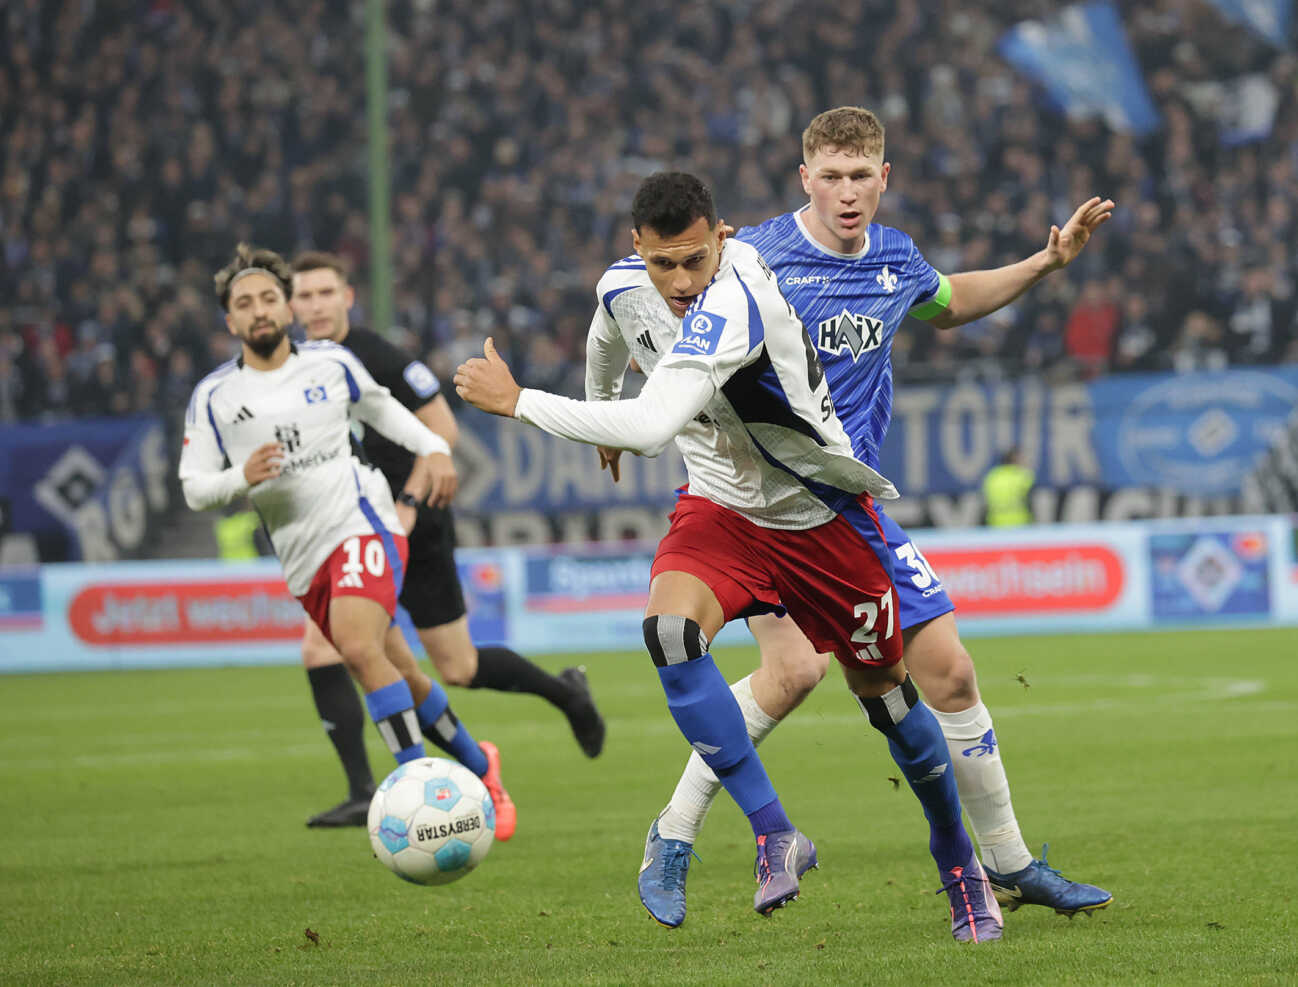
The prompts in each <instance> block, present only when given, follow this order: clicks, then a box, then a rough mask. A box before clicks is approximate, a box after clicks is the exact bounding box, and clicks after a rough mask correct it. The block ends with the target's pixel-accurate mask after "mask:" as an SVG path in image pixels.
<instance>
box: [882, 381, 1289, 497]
mask: <svg viewBox="0 0 1298 987" xmlns="http://www.w3.org/2000/svg"><path fill="white" fill-rule="evenodd" d="M1295 408H1298V367H1280V368H1272V369H1267V370H1229V371H1220V372H1204V373H1192V374H1130V375H1116V376H1110V377H1104V378H1101V379H1099V380H1095V381H1092V382H1090V383H1085V384H1083V383H1075V384H1064V385H1056V386H1048V385H1047V384H1046V383H1045V382H1044V381H1041V380H1026V379H1025V380H1020V381H1012V382H1004V383H997V384H983V383H971V382H963V383H960V384H957V385H956V386H954V387H939V386H925V387H902V388H900V389H899V390H898V392H897V396H896V399H895V402H894V412H893V421H892V426H891V427H890V429H889V432H888V438H887V441H886V442H885V443H884V447H883V451H882V455H881V465H882V467H883V472H884V474H885V475H887V476H888V477H890V478H891V479H892V480H893V481H894V482H895V483H896V484H897V486H898V487H899V488H900V489H901V491H902V494H903V496H907V497H913V496H922V495H925V494H931V493H946V494H953V493H961V492H965V491H975V490H977V489H978V487H979V484H980V483H981V481H982V478H983V476H984V475H985V474H986V472H987V470H988V469H990V468H991V467H992V466H993V465H994V464H995V463H996V461H997V458H998V457H999V456H1000V454H1001V453H1002V452H1004V451H1005V450H1007V449H1009V448H1011V447H1017V448H1018V449H1019V451H1020V453H1021V454H1022V458H1023V461H1024V463H1025V464H1026V465H1027V466H1029V467H1030V468H1031V469H1033V470H1034V471H1035V472H1036V475H1037V483H1038V484H1039V485H1041V486H1047V487H1053V488H1056V489H1066V488H1069V487H1073V486H1077V485H1093V486H1096V487H1099V488H1103V489H1110V490H1113V489H1120V488H1125V487H1148V488H1154V489H1168V490H1174V491H1178V492H1180V493H1183V494H1186V495H1193V496H1200V497H1212V496H1220V495H1230V494H1237V493H1238V492H1239V491H1240V488H1241V485H1242V483H1243V480H1244V478H1245V476H1246V475H1247V474H1248V473H1249V472H1250V471H1251V470H1252V469H1253V468H1254V466H1255V465H1256V463H1257V461H1258V460H1259V459H1260V458H1261V457H1262V456H1263V455H1264V454H1265V453H1266V451H1267V450H1268V449H1269V448H1270V447H1271V445H1272V444H1274V442H1276V441H1277V440H1278V439H1279V437H1280V436H1281V435H1283V434H1284V430H1285V427H1286V422H1287V421H1288V419H1289V418H1290V416H1291V415H1293V414H1294V409H1295Z"/></svg>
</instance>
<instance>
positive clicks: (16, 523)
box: [0, 417, 173, 561]
mask: <svg viewBox="0 0 1298 987" xmlns="http://www.w3.org/2000/svg"><path fill="white" fill-rule="evenodd" d="M172 469H173V466H172V464H171V462H170V457H169V456H168V455H167V448H166V435H165V432H164V431H163V427H162V423H161V422H160V421H159V420H158V419H156V418H152V417H139V418H130V419H125V420H121V421H79V422H69V423H65V424H58V425H10V426H6V427H5V428H3V429H0V499H3V500H4V501H5V502H6V503H7V506H8V518H7V529H8V530H9V531H13V532H22V533H27V534H31V535H34V536H35V539H36V543H37V546H38V548H39V552H40V557H41V558H42V559H43V560H45V561H61V560H68V559H83V560H85V561H111V560H113V559H118V558H123V557H128V556H130V555H131V554H133V553H134V552H135V550H136V549H138V548H139V547H140V545H141V544H142V543H143V541H144V538H145V535H146V534H147V532H148V528H149V522H150V520H151V518H152V517H154V516H155V515H158V514H160V513H161V512H162V511H164V510H166V508H167V505H168V486H167V483H168V479H169V477H170V474H171V470H172Z"/></svg>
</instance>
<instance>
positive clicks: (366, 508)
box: [357, 481, 406, 597]
mask: <svg viewBox="0 0 1298 987" xmlns="http://www.w3.org/2000/svg"><path fill="white" fill-rule="evenodd" d="M357 486H358V488H359V481H357ZM360 507H361V513H362V514H364V515H365V520H366V521H368V522H369V523H370V526H371V527H373V528H374V533H375V534H376V535H378V536H379V538H380V539H381V540H382V542H383V552H384V554H385V555H387V557H388V571H389V572H391V573H392V582H393V583H394V584H395V586H396V588H397V596H398V597H399V596H401V587H402V586H403V585H405V581H406V573H405V570H404V569H403V568H402V567H401V553H400V552H398V551H397V542H396V539H394V538H393V537H392V532H391V531H389V530H388V529H387V526H386V525H385V524H384V523H383V522H382V521H381V520H380V519H379V513H378V511H376V510H375V509H374V505H373V504H371V503H370V502H369V498H367V497H364V496H362V497H361V498H360Z"/></svg>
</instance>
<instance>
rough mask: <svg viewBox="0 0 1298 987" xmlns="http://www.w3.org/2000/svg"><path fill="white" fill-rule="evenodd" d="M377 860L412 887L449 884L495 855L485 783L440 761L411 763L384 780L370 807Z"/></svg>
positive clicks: (453, 764) (493, 822) (493, 827)
mask: <svg viewBox="0 0 1298 987" xmlns="http://www.w3.org/2000/svg"><path fill="white" fill-rule="evenodd" d="M369 831H370V846H371V847H373V848H374V855H375V856H376V857H378V858H379V859H380V860H381V861H383V863H384V865H385V866H386V867H387V868H388V869H389V870H391V871H392V873H394V874H396V875H397V877H400V878H402V879H403V880H406V881H410V882H411V883H413V884H449V883H450V882H451V881H455V880H458V879H459V878H461V877H463V876H464V875H465V874H467V873H469V871H471V870H473V868H475V867H477V866H478V864H480V863H482V858H483V857H485V856H486V855H487V851H488V850H490V849H491V844H492V841H494V840H495V838H496V807H495V805H494V804H493V803H492V801H491V796H490V795H489V794H487V788H486V786H485V785H483V783H482V780H481V779H480V778H479V777H478V776H477V775H475V774H474V773H473V772H472V771H470V770H469V769H468V768H466V767H465V766H464V765H462V764H459V763H457V762H455V761H448V760H446V759H445V758H441V757H421V758H419V759H418V760H416V761H407V762H406V763H405V764H403V765H401V766H400V767H398V768H397V769H396V770H395V771H393V772H392V774H390V775H388V776H387V777H386V778H384V779H383V784H381V785H379V787H378V790H377V791H376V792H375V793H374V798H373V800H372V801H371V802H370V814H369Z"/></svg>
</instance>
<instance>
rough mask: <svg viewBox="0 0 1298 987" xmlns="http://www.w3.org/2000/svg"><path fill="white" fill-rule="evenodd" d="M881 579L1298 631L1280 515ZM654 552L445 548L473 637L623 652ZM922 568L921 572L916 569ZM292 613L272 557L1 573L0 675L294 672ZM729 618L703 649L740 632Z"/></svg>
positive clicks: (1111, 625) (1007, 614)
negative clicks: (285, 667)
mask: <svg viewBox="0 0 1298 987" xmlns="http://www.w3.org/2000/svg"><path fill="white" fill-rule="evenodd" d="M916 543H917V544H918V545H919V546H920V547H921V548H922V549H923V553H924V554H923V555H922V556H920V555H917V554H915V553H913V552H909V551H907V552H904V553H902V554H901V555H899V557H898V558H897V559H896V560H895V573H894V575H895V578H896V579H897V580H898V581H900V580H902V579H914V580H916V582H917V585H920V586H921V588H922V587H923V586H924V585H927V584H931V579H932V575H931V572H933V573H936V574H938V575H939V576H940V577H941V578H942V580H943V582H944V584H945V586H946V588H947V590H948V592H949V593H950V594H951V596H952V597H953V598H954V599H955V601H956V605H957V607H958V613H959V615H960V624H961V631H962V633H963V634H965V635H967V636H975V635H988V634H1033V633H1055V632H1069V631H1087V632H1091V631H1099V630H1140V629H1152V628H1162V627H1186V626H1269V625H1279V624H1298V548H1296V540H1295V534H1294V518H1293V517H1290V516H1253V517H1216V518H1198V519H1182V520H1174V521H1150V522H1131V523H1121V524H1117V523H1110V524H1088V525H1044V526H1030V527H1025V528H1018V529H1004V530H991V529H983V528H979V529H960V530H951V529H940V530H939V529H934V530H929V531H923V532H919V533H918V537H917V538H916ZM652 558H653V545H652V544H645V543H629V544H628V543H623V544H617V545H598V544H592V545H581V546H572V545H567V546H550V547H545V548H533V547H528V548H519V547H510V548H479V549H462V550H460V551H459V552H458V553H457V561H458V563H459V567H460V575H461V579H462V582H463V584H464V589H465V594H466V597H467V602H468V605H469V612H470V626H471V630H472V633H473V637H474V640H476V641H478V642H479V643H483V644H485V643H503V644H507V645H510V646H511V647H515V648H518V649H521V650H526V651H527V652H528V653H529V654H534V653H538V652H550V653H555V652H563V653H568V654H573V653H581V652H595V651H635V650H637V649H639V648H640V647H641V646H642V634H641V627H640V623H641V618H642V610H643V607H644V602H645V595H646V589H647V587H648V583H649V567H650V562H651V560H652ZM930 570H931V572H930ZM301 631H302V610H301V608H300V606H299V605H298V603H297V601H296V600H294V599H293V598H292V597H291V596H289V594H288V591H287V589H286V588H285V586H284V583H283V581H282V580H281V579H280V576H279V570H278V566H277V565H276V563H275V562H274V561H269V560H266V561H258V562H248V563H221V562H216V561H199V562H194V561H183V562H181V561H177V562H119V563H113V564H89V565H87V564H76V563H66V564H53V565H45V566H40V567H37V568H31V569H0V672H37V671H61V670H72V669H111V668H157V667H181V666H203V665H233V664H239V665H243V664H279V663H284V664H295V663H297V661H298V660H299V652H298V640H299V638H300V635H301ZM750 640H751V638H749V636H748V634H747V631H746V630H745V628H744V626H743V625H742V624H732V625H731V626H729V627H727V628H726V629H725V630H724V631H723V632H722V634H721V635H720V636H719V638H718V643H719V644H722V645H725V644H743V643H745V642H746V641H750Z"/></svg>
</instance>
